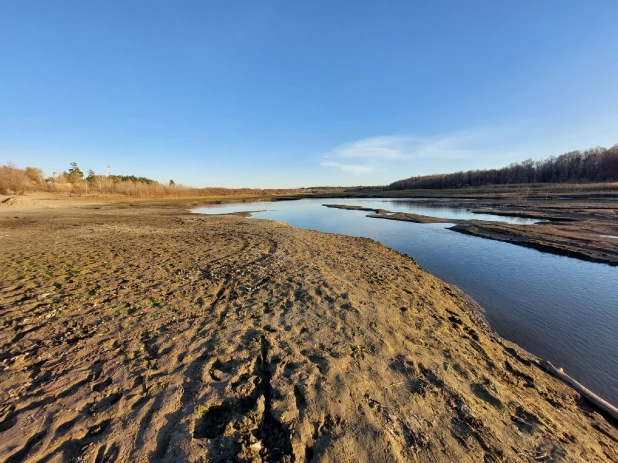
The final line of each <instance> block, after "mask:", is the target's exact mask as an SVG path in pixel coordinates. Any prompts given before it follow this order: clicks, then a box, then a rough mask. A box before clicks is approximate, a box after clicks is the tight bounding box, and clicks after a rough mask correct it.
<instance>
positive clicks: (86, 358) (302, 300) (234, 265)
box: [0, 208, 618, 462]
mask: <svg viewBox="0 0 618 463" xmlns="http://www.w3.org/2000/svg"><path fill="white" fill-rule="evenodd" d="M0 238H1V241H0V250H1V252H0V272H1V286H0V322H1V323H2V330H1V331H0V460H2V461H7V462H17V461H41V462H61V461H88V462H104V461H131V462H133V461H169V462H173V461H204V462H205V461H215V462H226V461H286V462H293V461H294V462H311V461H328V462H353V461H375V462H385V461H389V462H390V461H394V462H398V461H399V462H408V461H436V462H437V461H463V462H466V461H469V462H477V461H510V462H519V461H526V462H528V461H545V462H549V461H617V460H618V431H617V430H616V428H615V427H613V426H612V425H611V424H609V423H608V422H607V421H606V420H605V419H604V418H603V417H601V416H599V415H598V414H597V413H596V412H594V411H592V410H591V408H590V407H588V406H587V405H586V403H585V402H584V401H583V400H581V399H580V398H579V397H578V395H577V394H576V393H574V392H573V391H572V390H571V389H569V388H568V387H567V386H565V385H564V384H562V383H561V382H559V381H558V380H557V379H554V378H553V377H550V376H548V375H547V374H546V373H544V372H543V371H542V370H541V369H540V368H539V367H538V366H537V359H535V358H533V357H531V356H529V355H527V354H524V353H522V352H520V351H519V350H518V349H517V348H515V347H514V346H513V345H512V344H510V343H508V342H505V341H503V340H501V339H499V338H497V337H496V336H494V335H493V334H491V333H490V332H489V331H488V330H487V329H486V328H485V327H484V326H483V324H482V323H481V322H479V321H478V320H476V318H475V316H474V313H475V312H474V306H473V304H472V303H471V302H470V301H469V300H467V299H466V298H465V297H463V296H462V295H461V294H460V293H459V292H458V291H457V290H456V289H454V288H453V287H450V286H449V285H447V284H445V283H443V282H442V281H440V280H438V279H437V278H435V277H433V276H432V275H430V274H428V273H427V272H425V271H423V270H422V269H420V268H419V267H418V266H417V265H416V264H415V263H414V261H412V260H411V259H409V258H407V257H405V256H402V255H400V254H399V253H397V252H395V251H392V250H390V249H387V248H385V247H383V246H381V245H379V244H378V243H376V242H373V241H370V240H366V239H360V238H351V237H344V236H338V235H327V234H323V233H318V232H311V231H304V230H297V229H292V228H290V227H288V226H286V225H284V224H279V223H276V222H269V221H260V220H248V219H243V218H241V217H219V218H214V217H205V216H190V215H188V214H183V213H179V212H174V211H164V210H153V209H135V208H129V209H125V210H116V209H113V208H108V209H106V208H103V209H100V210H96V211H95V210H86V209H54V210H50V211H33V212H30V213H22V214H20V215H19V218H18V219H16V218H14V215H13V214H1V215H0Z"/></svg>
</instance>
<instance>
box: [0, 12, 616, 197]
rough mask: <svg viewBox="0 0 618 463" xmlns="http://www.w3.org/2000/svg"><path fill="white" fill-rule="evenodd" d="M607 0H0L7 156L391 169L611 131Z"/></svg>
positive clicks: (296, 175)
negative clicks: (382, 0)
mask: <svg viewBox="0 0 618 463" xmlns="http://www.w3.org/2000/svg"><path fill="white" fill-rule="evenodd" d="M617 25H618V1H616V0H589V1H587V0H581V1H574V0H543V1H539V0H517V1H506V0H505V1H502V0H498V1H496V0H486V1H478V0H476V1H475V0H448V1H446V0H443V1H387V2H379V1H376V0H372V1H362V0H355V1H341V0H340V1H319V0H310V1H309V0H306V1H303V0H281V1H262V0H247V1H233V0H231V1H228V0H226V1H217V2H215V1H206V0H199V1H198V0H196V1H172V0H165V1H164V0H147V1H146V0H143V1H138V0H129V1H125V0H123V1H115V0H114V1H110V0H106V1H102V0H101V1H96V0H88V1H82V0H73V1H63V0H51V1H49V0H39V1H32V0H0V163H5V162H8V161H12V162H15V163H16V164H18V165H20V166H22V167H24V166H26V165H35V166H40V167H42V168H43V169H44V170H45V171H46V173H51V172H53V171H61V170H64V169H66V168H68V164H69V162H71V161H77V162H78V164H79V165H80V167H82V169H83V170H86V169H89V168H92V169H94V170H95V172H97V173H105V171H106V166H107V164H111V165H112V170H113V172H114V173H118V174H136V175H144V176H148V177H151V178H155V179H157V180H161V181H168V180H169V179H174V180H175V181H176V182H177V183H185V184H189V185H194V186H207V185H211V186H215V185H217V186H231V187H234V186H251V187H269V186H271V187H288V186H312V185H333V184H339V185H358V184H365V185H367V184H384V183H390V182H391V181H394V180H397V179H400V178H402V177H408V176H411V175H418V174H427V173H436V172H449V171H453V170H460V169H468V168H488V167H498V166H501V165H504V164H508V163H510V162H512V161H518V160H523V159H526V158H529V157H532V158H535V159H536V158H543V157H546V156H549V155H552V154H560V153H561V152H564V151H569V150H571V149H584V148H588V147H591V146H598V145H601V146H610V145H613V144H614V143H617V142H618V83H617V82H618V77H617V76H618V27H617Z"/></svg>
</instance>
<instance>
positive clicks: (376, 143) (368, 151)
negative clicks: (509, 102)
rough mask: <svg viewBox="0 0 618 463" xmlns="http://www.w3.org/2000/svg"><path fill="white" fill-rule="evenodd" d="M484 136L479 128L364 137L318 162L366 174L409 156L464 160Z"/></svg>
mask: <svg viewBox="0 0 618 463" xmlns="http://www.w3.org/2000/svg"><path fill="white" fill-rule="evenodd" d="M484 136H485V133H484V131H482V130H479V131H475V132H460V133H455V134H451V135H447V136H439V137H433V138H422V137H415V136H410V135H383V136H378V137H370V138H363V139H361V140H358V141H355V142H351V143H344V144H343V145H340V146H338V147H336V148H334V149H332V150H330V151H328V152H327V153H324V154H323V155H322V157H323V159H324V161H322V162H320V165H322V166H324V167H334V168H338V169H341V170H342V171H343V172H349V173H354V174H367V173H372V172H375V171H378V170H383V169H384V168H385V167H386V165H387V164H393V163H397V162H404V161H407V160H411V159H419V158H432V159H463V158H468V157H470V156H472V155H473V154H474V153H476V152H477V150H475V149H474V148H473V146H472V145H474V144H475V142H479V141H480V140H481V139H483V138H484ZM353 160H356V161H357V162H356V163H355V162H353Z"/></svg>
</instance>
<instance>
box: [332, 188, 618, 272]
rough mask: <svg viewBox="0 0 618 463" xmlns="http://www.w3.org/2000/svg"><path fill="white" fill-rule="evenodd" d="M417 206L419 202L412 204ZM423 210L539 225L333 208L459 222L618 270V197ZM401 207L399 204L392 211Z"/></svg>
mask: <svg viewBox="0 0 618 463" xmlns="http://www.w3.org/2000/svg"><path fill="white" fill-rule="evenodd" d="M410 201H412V202H414V199H410ZM420 204H422V205H424V206H441V207H456V208H462V209H467V210H469V211H471V212H473V213H479V214H490V215H501V216H507V217H522V218H530V219H537V220H539V223H537V224H535V225H517V224H509V223H506V222H489V221H483V220H456V219H448V220H447V219H442V218H439V217H429V216H424V215H418V214H410V213H405V212H398V211H390V210H386V209H371V208H363V207H361V206H350V205H337V204H328V205H326V204H325V206H327V207H331V208H338V209H347V210H362V211H368V212H372V213H371V214H368V215H367V217H370V218H376V219H386V220H399V221H404V222H416V223H439V222H440V223H445V222H448V223H454V224H455V225H454V226H453V227H451V228H450V229H451V230H453V231H456V232H459V233H464V234H468V235H473V236H479V237H482V238H486V239H491V240H497V241H504V242H508V243H511V244H515V245H518V246H524V247H529V248H533V249H537V250H539V251H542V252H548V253H551V254H558V255H564V256H569V257H574V258H577V259H582V260H586V261H590V262H600V263H604V264H609V265H613V266H616V265H618V239H617V238H616V237H618V198H613V197H602V198H594V197H591V198H589V197H587V198H575V199H573V198H562V199H551V200H550V199H545V198H536V199H535V198H532V199H527V200H526V201H525V202H522V201H516V200H514V199H513V198H503V199H500V200H496V199H495V198H492V199H477V200H474V201H469V200H468V199H462V198H439V199H435V200H434V201H431V200H430V201H427V200H423V201H422V203H420ZM390 207H392V208H396V205H392V206H390Z"/></svg>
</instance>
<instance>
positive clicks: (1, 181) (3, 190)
mask: <svg viewBox="0 0 618 463" xmlns="http://www.w3.org/2000/svg"><path fill="white" fill-rule="evenodd" d="M36 191H43V192H48V193H64V194H69V195H78V196H81V195H89V196H98V195H112V196H116V195H118V196H128V197H135V198H160V197H167V196H175V197H205V196H231V195H234V196H237V195H242V196H267V195H272V194H293V193H297V192H299V190H298V189H266V190H265V189H257V188H219V187H207V188H193V187H188V186H184V185H178V184H176V183H175V182H174V181H173V180H170V181H169V183H168V184H163V183H160V182H157V181H156V180H152V179H149V178H146V177H140V176H135V175H97V174H95V173H94V171H92V170H88V175H84V172H83V171H82V170H81V169H80V167H79V166H78V165H77V163H75V162H72V163H71V164H70V168H69V169H67V170H66V171H64V172H60V173H56V172H54V174H53V175H51V176H49V177H47V178H45V176H44V174H43V171H42V170H41V169H39V168H37V167H26V168H25V169H20V168H19V167H17V166H15V165H14V164H11V163H9V164H5V165H2V166H0V194H2V195H8V194H15V195H19V194H24V193H26V192H36Z"/></svg>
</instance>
